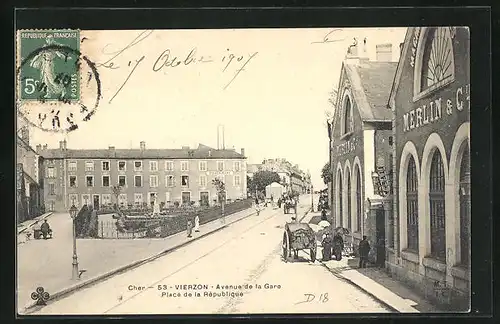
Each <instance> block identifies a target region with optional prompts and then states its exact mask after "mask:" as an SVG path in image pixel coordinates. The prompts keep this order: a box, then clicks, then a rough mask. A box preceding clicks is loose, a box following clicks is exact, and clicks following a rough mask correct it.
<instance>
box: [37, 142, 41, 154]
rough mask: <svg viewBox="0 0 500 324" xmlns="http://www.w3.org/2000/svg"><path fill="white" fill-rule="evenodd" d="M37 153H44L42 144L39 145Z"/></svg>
mask: <svg viewBox="0 0 500 324" xmlns="http://www.w3.org/2000/svg"><path fill="white" fill-rule="evenodd" d="M36 152H37V153H38V154H40V153H41V152H42V144H38V145H37V146H36Z"/></svg>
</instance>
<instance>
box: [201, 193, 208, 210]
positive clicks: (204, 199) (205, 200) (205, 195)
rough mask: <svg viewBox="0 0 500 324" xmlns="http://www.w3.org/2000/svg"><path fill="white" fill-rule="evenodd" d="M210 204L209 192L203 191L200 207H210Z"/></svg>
mask: <svg viewBox="0 0 500 324" xmlns="http://www.w3.org/2000/svg"><path fill="white" fill-rule="evenodd" d="M209 204H210V202H209V193H208V191H202V192H200V205H201V206H204V207H208V206H209Z"/></svg>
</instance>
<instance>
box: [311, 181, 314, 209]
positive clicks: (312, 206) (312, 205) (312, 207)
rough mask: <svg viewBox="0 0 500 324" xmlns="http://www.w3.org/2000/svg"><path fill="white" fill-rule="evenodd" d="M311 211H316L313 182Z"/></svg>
mask: <svg viewBox="0 0 500 324" xmlns="http://www.w3.org/2000/svg"><path fill="white" fill-rule="evenodd" d="M311 211H312V212H314V188H313V185H312V184H311Z"/></svg>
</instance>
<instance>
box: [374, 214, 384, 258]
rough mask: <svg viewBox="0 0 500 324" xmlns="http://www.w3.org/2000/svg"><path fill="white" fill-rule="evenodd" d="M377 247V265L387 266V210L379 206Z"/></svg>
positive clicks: (376, 235) (376, 224)
mask: <svg viewBox="0 0 500 324" xmlns="http://www.w3.org/2000/svg"><path fill="white" fill-rule="evenodd" d="M375 218H376V220H375V222H376V223H375V239H376V241H375V248H376V252H377V254H376V255H377V260H376V261H377V265H378V266H380V267H384V266H385V211H384V209H382V208H378V209H377V210H376V212H375Z"/></svg>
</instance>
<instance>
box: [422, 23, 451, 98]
mask: <svg viewBox="0 0 500 324" xmlns="http://www.w3.org/2000/svg"><path fill="white" fill-rule="evenodd" d="M454 68H455V67H454V64H453V49H452V39H451V37H450V32H449V28H446V27H441V28H429V31H428V32H427V37H426V39H425V45H424V52H423V56H422V72H421V73H422V75H421V82H420V91H424V90H427V89H429V88H431V87H438V86H439V85H441V84H443V83H444V82H446V80H450V79H452V78H453V77H454Z"/></svg>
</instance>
